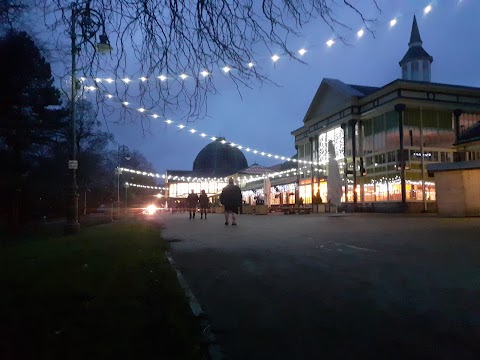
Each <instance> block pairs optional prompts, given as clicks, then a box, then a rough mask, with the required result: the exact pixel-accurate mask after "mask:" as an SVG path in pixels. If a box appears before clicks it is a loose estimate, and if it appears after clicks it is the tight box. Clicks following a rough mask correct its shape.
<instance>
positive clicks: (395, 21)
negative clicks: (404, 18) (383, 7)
mask: <svg viewBox="0 0 480 360" xmlns="http://www.w3.org/2000/svg"><path fill="white" fill-rule="evenodd" d="M395 25H397V18H393V19H392V20H390V27H391V28H392V27H394V26H395Z"/></svg>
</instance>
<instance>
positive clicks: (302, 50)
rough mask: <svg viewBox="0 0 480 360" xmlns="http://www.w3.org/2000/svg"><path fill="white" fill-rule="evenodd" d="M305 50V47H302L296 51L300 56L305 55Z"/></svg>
mask: <svg viewBox="0 0 480 360" xmlns="http://www.w3.org/2000/svg"><path fill="white" fill-rule="evenodd" d="M306 52H307V50H305V49H303V48H302V49H300V50H298V53H299V54H300V56H303V55H305V54H306Z"/></svg>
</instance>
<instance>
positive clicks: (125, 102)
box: [122, 101, 130, 106]
mask: <svg viewBox="0 0 480 360" xmlns="http://www.w3.org/2000/svg"><path fill="white" fill-rule="evenodd" d="M129 104H130V103H129V102H128V101H124V102H122V105H123V106H128V105H129Z"/></svg>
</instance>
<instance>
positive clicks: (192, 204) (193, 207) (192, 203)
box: [187, 190, 198, 219]
mask: <svg viewBox="0 0 480 360" xmlns="http://www.w3.org/2000/svg"><path fill="white" fill-rule="evenodd" d="M187 203H188V213H189V214H190V219H191V218H192V215H193V218H194V219H195V212H196V211H197V203H198V195H197V194H195V191H193V190H192V192H191V193H190V194H188V197H187Z"/></svg>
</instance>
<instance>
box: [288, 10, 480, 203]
mask: <svg viewBox="0 0 480 360" xmlns="http://www.w3.org/2000/svg"><path fill="white" fill-rule="evenodd" d="M432 61H433V58H432V57H431V56H430V55H428V53H426V51H424V50H423V48H422V42H421V39H420V33H419V31H418V26H417V23H416V20H415V19H414V22H413V25H412V34H411V37H410V43H409V50H408V51H407V54H406V55H405V56H404V58H403V59H402V61H401V62H400V66H401V71H402V77H403V78H402V79H398V80H395V81H393V82H391V83H389V84H387V85H385V86H383V87H380V88H375V87H367V86H359V85H349V84H345V83H343V82H341V81H339V80H336V79H324V80H323V81H322V83H321V84H320V86H319V88H318V91H317V93H316V94H315V97H314V99H313V101H312V103H311V105H310V107H309V109H308V111H307V113H306V115H305V117H304V119H303V126H302V127H300V128H299V129H297V130H295V131H293V132H292V135H293V136H294V137H295V147H296V149H297V156H298V159H299V160H301V161H300V162H299V163H297V164H298V166H299V173H300V178H299V187H298V195H299V196H301V197H303V198H304V199H305V202H306V203H309V202H311V200H312V198H313V195H314V194H316V193H317V192H318V193H320V195H321V196H322V198H324V199H327V200H328V192H327V185H326V184H327V183H328V173H327V169H328V167H327V164H328V150H327V149H328V142H329V141H332V142H333V144H334V147H335V153H336V154H335V158H336V159H337V161H338V162H339V165H340V171H341V173H342V174H343V181H344V195H343V199H342V200H343V202H345V203H353V204H363V205H365V204H367V205H368V204H369V205H370V206H372V204H375V207H376V209H377V210H380V209H381V208H382V203H384V205H386V207H385V209H387V211H388V209H394V208H395V206H392V204H393V203H397V204H401V205H402V206H401V207H402V208H409V207H410V208H415V207H416V206H415V204H414V203H421V205H420V206H417V208H420V209H423V208H426V205H427V202H432V203H433V202H434V201H435V199H436V189H435V183H434V182H433V181H432V180H431V179H429V178H428V174H427V173H426V164H429V163H437V162H452V161H453V160H454V158H455V156H456V155H455V154H456V152H457V150H456V148H455V147H454V146H453V144H454V143H456V142H457V141H458V140H459V139H460V138H461V136H462V134H463V133H465V132H466V131H468V130H469V129H471V128H472V126H474V125H475V124H476V123H477V122H478V121H480V88H472V87H465V86H457V85H449V84H439V83H432V82H430V76H431V75H430V65H431V62H432ZM415 64H417V65H418V68H419V69H420V67H419V66H420V65H421V64H423V65H421V66H422V69H423V70H422V74H423V75H421V76H420V75H419V74H420V72H418V71H417V70H416V69H417V65H415ZM427 65H428V66H427ZM405 69H406V70H407V71H405ZM412 69H413V71H412ZM419 80H421V81H419ZM405 204H411V206H405Z"/></svg>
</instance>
